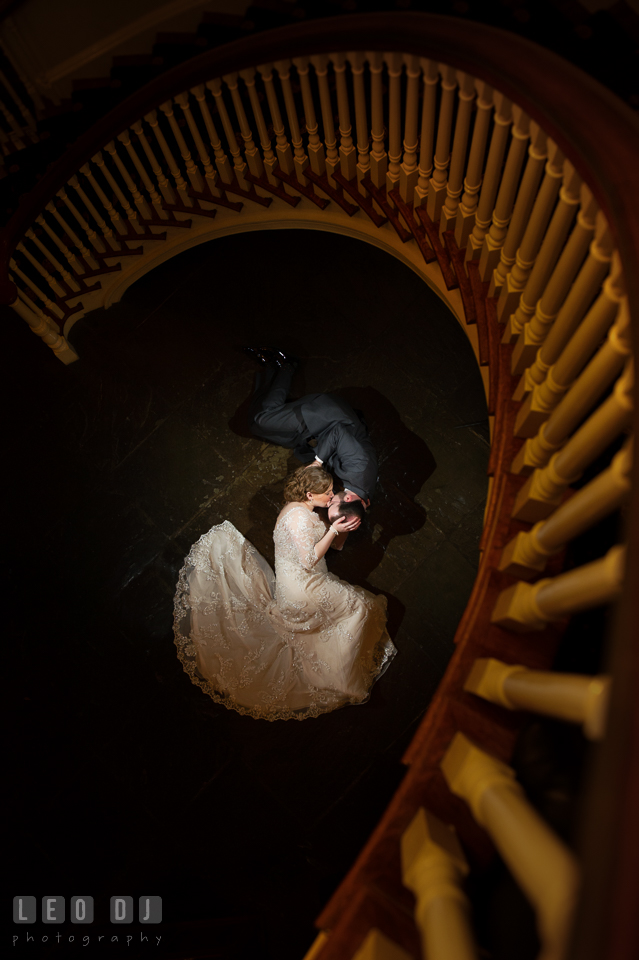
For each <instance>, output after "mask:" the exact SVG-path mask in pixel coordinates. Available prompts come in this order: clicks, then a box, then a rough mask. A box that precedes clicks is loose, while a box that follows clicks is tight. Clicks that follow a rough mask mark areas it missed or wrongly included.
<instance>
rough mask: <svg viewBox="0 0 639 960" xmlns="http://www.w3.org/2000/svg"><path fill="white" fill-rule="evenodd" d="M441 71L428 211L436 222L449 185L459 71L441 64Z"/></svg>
mask: <svg viewBox="0 0 639 960" xmlns="http://www.w3.org/2000/svg"><path fill="white" fill-rule="evenodd" d="M439 69H440V71H441V90H442V95H441V101H440V104H439V121H438V124H437V143H436V146H435V161H434V163H435V170H434V172H433V175H432V177H431V179H430V185H429V189H428V199H427V200H426V212H427V213H428V216H429V217H430V219H431V220H432V221H433V223H435V222H436V221H437V220H439V218H440V215H441V210H442V207H443V205H444V200H445V199H446V187H447V185H448V177H447V171H448V161H449V160H450V136H451V132H452V128H453V111H454V109H455V90H456V89H457V73H456V71H455V69H454V68H453V67H448V66H446V65H445V64H443V63H442V64H440V67H439Z"/></svg>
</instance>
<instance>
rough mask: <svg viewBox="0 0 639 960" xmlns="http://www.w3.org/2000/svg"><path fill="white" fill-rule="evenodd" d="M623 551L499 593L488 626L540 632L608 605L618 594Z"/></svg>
mask: <svg viewBox="0 0 639 960" xmlns="http://www.w3.org/2000/svg"><path fill="white" fill-rule="evenodd" d="M624 551H625V548H624V547H621V546H618V547H613V548H612V549H611V550H609V551H608V553H607V554H606V556H605V557H602V558H601V560H594V561H593V562H592V563H586V564H585V565H584V566H582V567H577V568H576V569H574V570H569V571H568V572H567V573H560V574H559V575H558V576H556V577H549V578H548V579H545V580H538V581H537V583H523V582H519V583H516V584H514V586H512V587H508V588H507V589H506V590H502V592H501V593H500V594H499V596H498V597H497V602H496V603H495V607H494V609H493V612H492V616H491V618H490V620H491V623H496V624H497V625H498V626H500V627H504V628H505V629H506V630H514V631H515V632H517V633H528V631H530V630H543V629H544V627H545V626H546V625H547V624H549V623H552V622H553V621H555V620H563V619H564V617H567V616H571V615H572V614H573V613H578V612H579V611H580V610H591V609H592V608H593V607H598V606H601V605H602V604H604V603H612V601H613V600H615V599H616V598H617V597H618V596H619V594H620V593H621V587H622V584H623V573H624V563H625V552H624Z"/></svg>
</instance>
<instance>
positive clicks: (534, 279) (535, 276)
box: [503, 160, 581, 343]
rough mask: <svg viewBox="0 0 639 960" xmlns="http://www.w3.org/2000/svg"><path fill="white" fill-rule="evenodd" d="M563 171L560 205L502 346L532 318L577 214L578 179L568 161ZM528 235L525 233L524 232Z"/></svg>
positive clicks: (511, 339)
mask: <svg viewBox="0 0 639 960" xmlns="http://www.w3.org/2000/svg"><path fill="white" fill-rule="evenodd" d="M563 170H564V173H563V184H562V186H561V189H560V191H559V202H558V203H557V206H556V207H555V211H554V213H553V215H552V219H551V221H550V225H549V226H548V229H547V230H546V233H545V235H544V238H543V240H542V242H541V245H540V247H539V252H538V253H537V255H536V257H535V259H534V265H533V266H532V269H531V270H530V273H529V275H528V279H527V280H526V285H525V287H524V289H523V292H522V294H521V296H520V297H519V301H518V304H517V308H516V310H515V312H514V313H513V314H511V315H510V317H509V318H508V322H507V324H506V330H505V332H504V338H503V342H504V343H512V341H513V340H516V339H517V338H518V337H519V334H520V333H521V331H522V330H523V328H524V326H525V325H526V324H527V323H528V321H529V320H530V318H531V317H532V316H534V313H535V308H536V306H537V302H538V300H539V298H540V297H541V296H542V294H543V292H544V290H545V289H546V284H547V282H548V279H549V278H550V275H551V273H552V271H553V270H554V269H555V266H556V264H557V259H558V257H559V254H560V253H561V250H562V247H563V245H564V242H565V240H566V237H567V236H568V231H569V230H570V227H571V225H572V222H573V220H574V218H575V215H576V213H577V208H578V206H579V200H580V190H581V178H580V177H579V176H578V174H577V171H576V170H575V168H574V167H573V165H572V164H571V163H570V162H569V161H568V160H564V162H563ZM542 189H543V186H542ZM549 192H550V191H549ZM535 206H536V205H535ZM535 212H536V210H533V217H534V215H535ZM527 234H528V231H526V235H527ZM523 243H526V236H524V240H523ZM522 246H523V244H522ZM513 272H514V271H513Z"/></svg>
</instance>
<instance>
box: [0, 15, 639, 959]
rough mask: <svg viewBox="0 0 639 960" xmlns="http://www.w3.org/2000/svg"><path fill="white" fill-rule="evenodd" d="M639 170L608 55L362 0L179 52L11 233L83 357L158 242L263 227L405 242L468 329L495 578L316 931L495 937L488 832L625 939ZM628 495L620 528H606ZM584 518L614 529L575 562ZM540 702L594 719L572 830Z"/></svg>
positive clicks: (613, 948)
mask: <svg viewBox="0 0 639 960" xmlns="http://www.w3.org/2000/svg"><path fill="white" fill-rule="evenodd" d="M355 38H356V41H357V43H356V49H353V44H354V42H355ZM638 200H639V124H638V123H637V120H636V118H635V117H634V116H633V114H632V112H631V111H630V110H629V109H628V108H627V107H626V106H625V105H624V104H623V103H622V102H621V101H620V100H618V99H617V98H616V97H614V96H613V95H612V94H610V93H608V92H607V91H606V90H605V89H603V88H602V87H601V86H599V85H598V84H597V83H596V82H595V81H593V80H591V79H590V78H588V77H587V76H586V75H584V74H582V73H580V72H579V71H578V70H577V69H575V68H574V67H572V66H571V65H570V64H568V63H566V62H565V61H563V60H560V59H559V58H558V57H556V56H555V55H554V54H552V53H550V52H548V51H544V50H542V49H541V48H539V47H536V46H534V45H532V44H530V43H528V42H527V41H525V40H522V39H520V38H517V37H514V36H512V35H505V34H503V33H502V32H500V31H499V30H495V29H492V28H490V27H487V26H483V25H480V24H473V25H472V26H470V25H468V24H462V23H461V21H459V20H453V19H449V18H446V17H438V16H429V15H425V14H411V13H406V14H404V15H403V16H402V17H396V16H394V15H388V14H367V15H362V16H354V17H340V18H337V19H334V20H332V19H329V20H324V19H322V20H317V21H313V22H308V23H301V24H299V25H296V26H286V27H283V28H281V29H278V30H273V31H269V32H266V33H263V34H259V33H258V34H256V35H254V36H249V37H244V38H242V39H240V40H237V41H234V42H231V43H229V44H227V45H225V46H222V47H219V48H217V49H214V50H211V51H206V52H204V53H202V54H200V55H198V56H196V57H193V58H190V59H188V60H186V61H185V62H184V63H182V64H179V65H178V66H176V67H174V68H173V69H171V70H169V71H168V72H165V73H163V74H162V75H160V76H159V77H157V78H156V79H155V80H153V81H152V82H150V83H148V84H146V85H145V86H143V87H141V88H140V89H139V90H137V91H136V92H134V93H132V94H131V96H129V97H128V98H127V99H125V100H124V101H122V102H120V103H119V104H118V105H117V106H116V107H115V108H114V109H112V110H111V111H110V112H108V113H107V114H106V115H105V116H103V117H102V118H101V119H100V120H99V121H98V122H97V123H95V124H94V125H93V126H92V127H90V128H89V129H88V130H87V131H86V132H85V133H84V134H83V135H82V136H81V137H80V139H79V140H77V141H76V142H75V143H74V144H73V145H72V146H71V147H70V148H69V149H68V150H67V151H66V152H65V153H64V155H62V156H61V157H59V159H57V160H56V162H55V163H53V164H52V165H51V166H50V167H49V169H48V170H47V172H46V173H45V174H44V176H43V177H42V178H41V179H40V181H39V182H38V183H37V184H36V185H35V187H33V188H32V189H31V190H30V191H29V192H28V193H27V194H25V196H24V197H23V198H22V200H21V203H20V205H19V207H18V209H17V210H16V211H15V213H14V214H13V216H12V217H11V219H10V221H9V223H8V225H7V227H6V229H5V230H4V231H3V233H2V237H1V262H0V296H1V297H2V302H3V303H4V304H6V305H8V306H9V307H10V308H11V309H12V310H13V311H14V313H15V314H16V315H17V317H16V321H18V318H20V319H21V321H25V322H26V323H27V324H28V325H29V327H30V328H31V330H32V331H33V333H34V334H35V335H36V337H39V338H40V339H41V340H42V341H43V343H44V344H45V345H47V346H48V347H49V348H50V349H51V350H52V351H53V353H54V354H55V355H56V357H58V358H59V359H60V360H61V361H62V362H63V363H66V364H68V363H72V362H74V361H76V360H77V359H78V357H77V354H76V352H75V350H74V348H73V327H74V324H76V323H77V322H81V320H82V318H83V317H84V316H85V315H86V314H87V313H89V312H90V311H92V310H95V309H98V308H104V307H109V306H110V305H111V304H114V303H116V302H117V301H118V300H119V299H120V298H121V297H122V295H123V293H124V292H125V291H126V289H127V288H128V287H129V286H130V285H131V284H133V283H134V282H135V281H136V280H137V279H139V278H140V277H141V276H143V275H144V274H146V273H147V272H149V271H151V270H153V269H155V268H156V267H158V266H159V265H161V264H162V263H163V262H165V261H167V260H168V259H170V258H171V257H173V256H175V255H176V254H178V253H180V252H182V251H184V250H186V249H188V248H190V247H194V246H197V245H198V244H201V243H205V242H207V241H209V240H211V239H213V238H219V237H223V236H228V235H231V234H233V233H236V232H240V231H260V230H266V229H273V227H277V228H289V229H291V228H295V229H305V230H308V229H313V230H324V231H329V232H334V233H340V234H343V235H346V236H350V237H354V238H357V239H359V240H362V241H364V242H367V243H370V244H373V245H375V246H377V247H379V248H381V249H382V250H384V251H386V252H387V253H389V254H390V255H391V256H394V257H397V258H398V259H400V260H401V261H403V262H404V263H405V264H406V265H408V266H409V267H410V268H411V269H412V270H413V271H414V272H415V273H417V274H418V275H419V276H420V277H421V278H422V279H423V281H424V282H425V283H426V284H427V285H428V286H429V287H431V288H432V289H433V290H434V291H435V292H436V293H437V294H438V295H439V296H440V297H441V298H442V299H443V300H444V301H445V303H446V304H447V305H448V307H449V308H450V310H451V312H452V313H453V315H454V316H455V317H456V318H457V320H458V321H459V323H460V324H461V325H462V327H463V329H464V330H465V332H466V334H467V336H468V338H469V341H470V343H471V345H472V347H473V350H474V351H475V355H476V358H477V363H478V364H479V367H480V370H481V373H482V377H483V380H484V385H485V389H486V396H487V402H488V410H489V414H490V422H491V442H492V447H491V459H490V466H489V476H490V478H491V482H490V488H489V495H488V501H487V505H486V512H485V519H484V530H483V536H482V542H481V561H480V565H479V571H478V575H477V579H476V582H475V586H474V589H473V593H472V595H471V598H470V601H469V603H468V606H467V609H466V611H465V613H464V616H463V617H462V619H461V621H460V623H459V627H458V630H457V635H456V651H455V654H454V655H453V657H452V659H451V662H450V664H449V667H448V670H447V672H446V674H445V676H444V678H443V680H442V682H441V684H440V686H439V689H438V691H437V693H436V695H435V697H434V699H433V701H432V703H431V706H430V708H429V710H428V711H427V713H426V715H425V716H424V719H423V722H422V724H421V726H420V728H419V730H418V732H417V734H416V736H415V738H414V740H413V742H412V744H411V746H410V747H409V749H408V751H407V753H406V755H405V757H404V761H405V764H406V766H407V772H406V775H405V777H404V779H403V781H402V783H401V785H400V787H399V788H398V790H397V792H396V794H395V795H394V797H393V798H392V800H391V802H390V804H389V806H388V808H387V810H386V813H385V814H384V816H383V817H382V819H381V820H380V822H379V824H378V826H377V828H376V830H375V831H374V833H373V834H372V836H371V838H370V840H369V841H368V843H367V844H366V846H365V848H364V849H363V850H362V851H361V853H360V855H359V857H358V858H357V860H356V862H355V863H354V864H353V866H352V869H351V870H350V872H349V874H348V875H347V876H346V878H345V879H344V881H343V883H342V884H341V886H340V887H339V888H338V890H337V891H336V892H335V894H334V896H333V897H332V898H331V900H330V902H329V903H328V904H327V906H326V907H325V909H324V911H323V912H322V914H321V916H320V917H318V919H317V926H318V930H319V933H318V936H317V939H316V941H315V943H314V945H313V947H312V948H311V950H310V952H309V953H308V955H307V960H354V958H357V960H367V958H368V960H375V958H378V960H381V958H384V960H386V958H388V960H404V958H407V957H408V958H414V960H419V958H421V957H428V958H429V960H435V958H450V960H462V958H471V957H477V956H479V955H480V953H479V952H478V948H477V946H476V942H475V935H474V932H473V922H472V920H471V917H470V914H471V910H470V906H469V901H468V896H467V892H468V890H469V889H471V888H472V884H473V877H474V876H476V875H477V873H478V872H481V870H482V869H484V867H485V865H486V864H487V863H489V862H490V861H491V858H493V857H494V856H495V853H497V854H498V855H499V857H500V858H501V860H502V861H503V863H504V864H505V865H506V867H507V868H508V870H509V871H510V872H511V873H512V875H513V876H514V878H515V879H516V881H517V883H518V884H519V885H520V887H521V888H522V889H523V891H524V892H525V894H526V896H527V897H528V899H529V900H530V902H531V904H532V906H533V908H534V911H535V915H536V918H537V932H538V937H539V942H540V951H541V952H540V956H541V957H544V958H547V960H551V958H553V960H554V958H557V960H561V958H569V957H570V958H579V960H589V958H592V960H595V958H597V960H599V958H603V957H606V958H613V957H614V958H622V957H623V958H626V957H628V958H629V957H631V956H633V955H636V954H635V951H636V950H637V948H638V947H639V931H638V928H637V921H636V918H635V909H634V908H635V903H634V895H633V890H634V891H635V892H636V886H637V879H638V857H637V849H636V844H635V845H634V847H633V843H632V840H633V838H634V839H635V840H636V829H637V828H636V825H635V820H636V810H637V807H638V805H639V782H638V780H637V773H636V771H637V769H638V766H637V763H638V760H639V757H638V750H639V742H638V733H637V718H638V717H639V713H638V711H637V705H636V690H637V681H638V675H637V673H638V654H637V645H636V623H637V620H638V616H637V608H636V604H637V601H636V591H633V590H632V584H633V583H634V582H636V573H637V548H638V544H637V540H638V536H639V534H638V531H639V522H638V519H637V495H636V494H635V495H634V496H633V495H631V490H632V482H631V471H632V439H631V428H632V422H633V416H634V404H633V383H634V381H633V359H632V354H633V346H634V345H635V344H636V334H637V323H638V322H639V321H638V320H637V317H638V315H639V289H638V281H637V264H638V263H639V213H638V210H639V204H638ZM247 275H250V264H247ZM34 349H44V347H41V346H40V344H38V343H37V342H36V340H35V339H34ZM80 362H81V361H80ZM635 486H636V485H635ZM619 511H622V516H623V521H624V522H623V527H624V535H625V537H626V538H627V540H628V545H627V548H626V547H624V546H622V545H620V544H617V543H616V542H608V541H605V539H604V540H597V534H598V531H600V530H601V524H602V523H603V522H604V521H606V519H607V518H610V517H615V516H617V515H618V513H619ZM589 534H591V535H592V537H593V542H594V543H595V544H598V543H600V544H601V553H600V554H596V547H595V556H594V557H593V558H592V559H591V560H590V561H589V562H587V563H581V564H580V565H577V566H574V565H572V563H573V561H572V560H569V562H567V561H566V557H568V558H570V557H571V552H570V549H571V544H572V543H574V542H575V541H576V540H577V539H578V538H582V537H584V536H587V535H589ZM626 549H627V553H626ZM624 583H625V588H624ZM613 602H614V603H616V608H615V610H616V612H615V616H614V628H613V629H612V630H611V632H610V636H609V638H608V643H607V653H606V660H605V666H604V667H602V669H601V672H599V673H598V674H597V675H595V676H593V675H587V674H575V673H567V672H565V670H563V669H553V666H554V665H555V664H556V663H557V653H558V651H559V652H561V645H562V638H563V637H564V636H565V633H566V630H567V629H568V630H569V629H570V623H571V621H572V622H575V618H577V617H578V616H580V615H581V614H582V613H583V611H588V610H598V609H600V608H601V607H602V606H605V605H608V604H612V603H613ZM531 711H532V712H537V713H539V714H540V715H545V716H552V717H556V718H560V719H562V720H564V721H565V722H566V723H572V724H579V725H581V726H582V728H583V731H584V736H585V737H586V738H587V739H589V740H591V741H593V744H595V746H593V754H592V764H591V767H592V769H591V774H590V778H589V782H588V784H587V786H586V793H585V798H584V810H585V814H584V816H585V827H584V829H583V831H582V834H583V842H582V844H581V846H580V847H579V849H577V850H573V849H571V848H570V847H569V846H568V845H567V844H566V843H565V842H564V840H562V839H561V838H560V837H559V836H558V835H557V834H556V833H555V831H554V830H553V829H552V828H551V826H549V824H548V823H547V822H546V821H545V820H544V818H543V817H542V816H540V814H539V812H538V811H537V810H536V809H535V807H534V805H533V804H532V803H531V802H530V800H529V799H528V798H527V797H526V794H525V791H524V790H523V788H522V786H521V785H520V784H519V783H518V782H517V779H516V777H515V773H514V771H513V767H512V765H511V761H512V755H513V751H514V749H515V746H516V742H517V736H518V731H519V729H520V726H521V721H522V717H523V716H524V715H525V713H524V712H531ZM464 878H466V879H464Z"/></svg>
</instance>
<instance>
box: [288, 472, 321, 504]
mask: <svg viewBox="0 0 639 960" xmlns="http://www.w3.org/2000/svg"><path fill="white" fill-rule="evenodd" d="M332 482H333V478H332V477H331V475H330V473H327V472H326V470H324V469H323V468H322V467H320V466H318V465H317V466H316V465H315V464H313V465H312V466H310V467H300V468H299V469H298V470H296V471H295V473H292V474H291V475H290V476H289V477H287V478H286V482H285V484H284V503H294V502H299V501H304V500H306V494H307V493H326V491H327V490H328V489H329V487H330V485H331V484H332Z"/></svg>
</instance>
